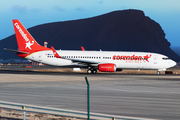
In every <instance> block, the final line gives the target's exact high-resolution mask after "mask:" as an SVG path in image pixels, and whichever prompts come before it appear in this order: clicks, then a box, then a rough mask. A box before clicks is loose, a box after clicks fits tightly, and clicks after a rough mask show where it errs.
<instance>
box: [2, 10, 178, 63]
mask: <svg viewBox="0 0 180 120" xmlns="http://www.w3.org/2000/svg"><path fill="white" fill-rule="evenodd" d="M25 27H26V26H25ZM28 31H29V32H30V33H31V34H32V36H33V37H34V38H35V39H36V41H37V42H38V43H39V44H41V45H43V44H44V41H47V42H48V46H54V48H56V49H63V50H65V49H69V50H80V46H83V47H84V48H85V49H86V50H99V49H102V50H103V51H139V52H154V53H160V54H164V55H166V56H168V57H170V58H171V59H173V60H175V61H180V57H179V56H178V55H177V54H176V53H175V52H174V51H172V50H171V49H170V43H169V42H168V40H167V39H166V38H165V33H164V31H163V30H162V28H161V26H160V25H159V24H158V23H157V22H155V21H154V20H152V19H151V18H149V17H147V16H145V14H144V12H143V11H140V10H121V11H113V12H110V13H106V14H103V15H99V16H95V17H91V18H85V19H79V20H70V21H63V22H53V23H46V24H42V25H37V26H34V27H32V28H29V29H28ZM8 43H12V44H8ZM0 48H11V49H17V43H16V39H15V35H11V36H9V37H8V38H5V39H3V40H1V41H0ZM5 54H11V53H10V52H8V53H7V52H4V51H1V50H0V58H1V59H2V58H3V56H4V55H5ZM13 54H14V53H13ZM11 57H13V58H14V57H15V55H12V54H11ZM9 58H10V57H5V59H9ZM15 58H17V57H15Z"/></svg>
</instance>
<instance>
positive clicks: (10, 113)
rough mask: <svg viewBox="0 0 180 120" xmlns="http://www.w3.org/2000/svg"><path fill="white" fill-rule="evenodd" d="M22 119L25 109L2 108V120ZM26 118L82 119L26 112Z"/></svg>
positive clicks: (29, 119) (47, 119) (0, 109)
mask: <svg viewBox="0 0 180 120" xmlns="http://www.w3.org/2000/svg"><path fill="white" fill-rule="evenodd" d="M22 119H23V111H15V110H5V109H2V108H0V120H22ZM26 120H80V119H77V118H70V117H62V116H55V115H48V114H40V113H30V112H26ZM81 120H82V119H81Z"/></svg>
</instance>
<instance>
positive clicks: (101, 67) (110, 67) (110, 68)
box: [98, 63, 116, 72]
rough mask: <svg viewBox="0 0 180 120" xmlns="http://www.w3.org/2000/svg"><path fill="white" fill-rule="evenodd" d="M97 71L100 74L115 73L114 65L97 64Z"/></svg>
mask: <svg viewBox="0 0 180 120" xmlns="http://www.w3.org/2000/svg"><path fill="white" fill-rule="evenodd" d="M98 69H99V71H101V72H116V65H115V64H112V63H104V64H99V66H98Z"/></svg>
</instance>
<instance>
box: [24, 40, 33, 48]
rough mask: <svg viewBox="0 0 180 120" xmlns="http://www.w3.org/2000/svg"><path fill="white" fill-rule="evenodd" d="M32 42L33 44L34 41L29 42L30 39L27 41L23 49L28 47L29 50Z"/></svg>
mask: <svg viewBox="0 0 180 120" xmlns="http://www.w3.org/2000/svg"><path fill="white" fill-rule="evenodd" d="M33 44H34V41H32V43H30V41H29V42H27V43H26V47H25V49H26V48H29V49H30V50H31V45H33Z"/></svg>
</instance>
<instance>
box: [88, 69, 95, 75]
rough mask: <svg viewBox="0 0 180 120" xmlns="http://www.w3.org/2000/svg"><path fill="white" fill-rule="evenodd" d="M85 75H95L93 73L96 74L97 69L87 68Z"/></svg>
mask: <svg viewBox="0 0 180 120" xmlns="http://www.w3.org/2000/svg"><path fill="white" fill-rule="evenodd" d="M87 73H89V74H90V73H93V74H95V73H97V69H96V68H89V69H88V70H87Z"/></svg>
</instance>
